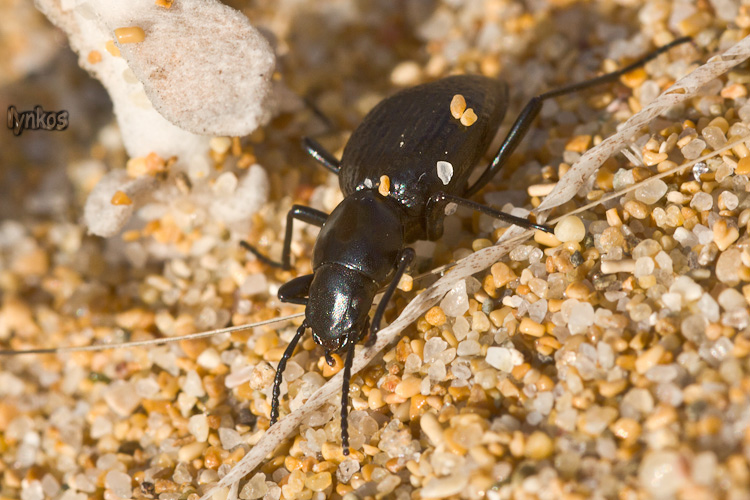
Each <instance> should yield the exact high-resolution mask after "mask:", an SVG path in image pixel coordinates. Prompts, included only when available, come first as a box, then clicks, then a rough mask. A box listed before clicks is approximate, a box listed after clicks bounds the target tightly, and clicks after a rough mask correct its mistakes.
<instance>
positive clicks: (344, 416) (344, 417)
mask: <svg viewBox="0 0 750 500" xmlns="http://www.w3.org/2000/svg"><path fill="white" fill-rule="evenodd" d="M348 343H349V352H348V353H347V355H346V361H344V382H343V384H342V386H341V446H342V447H343V452H344V455H349V379H351V378H352V362H354V346H355V345H357V339H356V337H355V336H354V335H351V336H350V337H349V340H348Z"/></svg>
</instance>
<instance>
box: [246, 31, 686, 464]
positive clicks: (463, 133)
mask: <svg viewBox="0 0 750 500" xmlns="http://www.w3.org/2000/svg"><path fill="white" fill-rule="evenodd" d="M688 40H689V38H680V39H677V40H675V41H673V42H672V43H670V44H668V45H665V46H663V47H661V48H659V49H657V50H656V51H654V52H652V53H651V54H649V55H647V56H646V57H644V58H643V59H640V60H639V61H637V62H635V63H633V64H630V65H629V66H627V67H625V68H623V69H621V70H619V71H615V72H613V73H608V74H606V75H602V76H599V77H597V78H594V79H591V80H587V81H584V82H580V83H577V84H573V85H569V86H566V87H562V88H559V89H556V90H552V91H550V92H546V93H544V94H541V95H539V96H536V97H534V98H532V99H531V100H530V101H529V102H528V104H527V105H526V107H524V109H523V110H522V111H521V113H520V115H519V116H518V118H517V119H516V121H515V123H514V124H513V126H512V128H511V129H510V131H509V132H508V135H507V137H506V138H505V140H504V141H503V143H502V145H501V146H500V149H499V151H498V152H497V154H496V155H495V157H494V159H493V160H492V162H491V163H490V164H489V166H488V167H487V168H486V169H485V171H484V172H483V173H482V174H481V175H480V176H479V178H478V179H477V180H476V181H474V182H473V183H472V184H469V182H468V180H469V176H470V174H471V173H472V171H473V169H474V167H475V166H476V164H477V163H478V162H479V161H480V160H481V159H482V156H483V155H484V153H485V151H486V150H487V148H488V147H489V146H490V143H491V142H492V139H493V138H494V136H495V133H496V131H497V129H498V128H499V127H500V124H501V122H502V120H503V117H504V115H505V111H506V108H507V104H508V102H507V95H508V91H507V86H506V85H505V84H504V83H503V82H502V81H500V80H496V79H492V78H487V77H483V76H477V75H472V76H470V75H459V76H450V77H447V78H443V79H441V80H437V81H434V82H431V83H426V84H423V85H419V86H416V87H413V88H409V89H405V90H402V91H400V92H398V93H396V94H394V95H393V96H391V97H389V98H387V99H385V100H383V101H382V102H380V104H378V105H377V106H375V108H373V109H372V111H370V112H369V113H368V114H367V116H365V118H364V119H363V120H362V123H361V124H360V125H359V126H358V127H357V128H356V130H354V132H353V133H352V135H351V137H350V139H349V142H348V143H347V145H346V147H345V148H344V153H343V155H342V157H341V161H340V162H339V161H338V160H337V159H336V158H335V157H334V156H333V155H332V154H331V153H329V152H328V151H326V150H325V149H323V147H322V146H320V145H319V144H318V143H317V142H316V141H314V140H312V139H309V138H307V139H305V140H304V141H303V144H304V147H305V148H306V149H307V151H308V152H309V154H310V155H311V156H312V157H313V158H315V159H316V160H317V161H318V162H319V163H320V164H321V165H323V166H324V167H325V168H327V169H328V170H330V171H331V172H333V173H335V174H336V175H338V176H339V183H340V186H341V191H342V192H343V194H344V196H345V198H344V200H343V201H342V202H341V203H340V204H339V205H338V206H337V207H336V208H335V209H334V211H333V212H332V213H331V214H330V215H327V214H325V213H323V212H321V211H319V210H316V209H314V208H311V207H306V206H301V205H294V206H293V207H292V209H291V210H290V211H289V213H288V214H287V224H286V234H285V239H284V248H283V253H282V261H281V262H275V261H272V260H270V259H269V258H268V257H266V256H264V255H263V254H261V253H260V252H259V251H258V250H257V249H256V248H254V247H253V246H251V245H249V244H248V243H247V242H242V244H243V246H244V247H245V248H246V249H247V250H249V251H250V252H252V253H253V254H254V255H256V256H257V257H258V259H260V260H261V261H262V262H264V263H266V264H268V265H273V266H276V267H281V268H283V269H289V268H290V267H291V266H290V260H289V259H290V250H291V236H292V224H293V222H294V219H299V220H301V221H304V222H307V223H309V224H314V225H316V226H319V227H321V230H320V234H319V235H318V239H317V241H316V242H315V248H314V250H313V258H312V268H313V274H308V275H305V276H299V277H297V278H294V279H292V280H291V281H289V282H287V283H285V284H284V285H282V286H281V287H280V288H279V292H278V296H279V299H280V300H281V301H282V302H290V303H294V304H304V305H305V306H306V308H305V320H304V321H303V322H302V325H301V326H300V327H299V329H298V330H297V333H296V334H295V336H294V338H293V339H292V340H291V342H290V343H289V346H288V347H287V349H286V351H285V352H284V355H283V356H282V358H281V360H280V361H279V365H278V368H277V369H276V377H275V379H274V386H273V391H272V395H273V400H272V404H271V424H272V425H273V424H274V423H275V422H276V420H277V419H278V416H279V392H280V386H281V380H282V379H281V377H282V373H283V372H284V369H285V367H286V362H287V360H288V359H289V358H290V357H291V356H292V353H293V352H294V349H295V347H296V345H297V342H298V341H299V339H300V337H301V336H302V334H303V333H304V332H305V329H306V328H307V327H310V328H311V329H312V335H313V339H314V340H315V342H316V343H317V344H319V345H321V346H322V347H323V348H324V349H325V356H326V360H327V361H328V363H329V364H333V358H332V357H331V353H333V352H335V351H338V350H339V349H342V348H346V350H347V354H346V361H345V363H344V383H343V393H342V397H341V441H342V445H343V447H344V454H345V455H347V454H348V453H349V450H348V447H349V435H348V426H347V414H348V410H347V407H348V403H349V399H348V396H349V378H350V376H351V365H352V360H353V357H354V346H355V344H356V343H357V342H358V341H359V340H360V339H361V338H362V337H363V336H364V334H365V332H366V331H367V330H368V324H369V311H370V307H371V306H372V303H373V299H374V297H375V295H376V294H377V293H378V292H379V291H380V289H381V288H382V287H385V286H386V285H387V288H386V290H385V293H384V294H383V298H382V300H381V301H380V303H379V304H378V307H377V309H376V311H375V314H374V315H373V320H372V324H371V325H370V326H369V330H370V337H369V339H368V342H367V344H368V345H371V344H372V343H373V342H374V341H375V336H376V334H377V331H378V329H379V328H380V320H381V319H382V317H383V313H384V311H385V307H386V305H387V304H388V301H389V300H390V298H391V296H392V295H393V293H394V291H395V290H396V285H397V284H398V282H399V280H400V278H401V276H402V275H403V274H404V272H405V271H406V269H407V267H408V266H409V264H410V263H411V262H412V260H413V259H414V250H412V249H411V248H409V247H407V246H406V245H407V244H410V243H413V242H414V241H416V240H419V239H428V240H435V239H437V238H439V237H440V236H441V235H442V232H443V219H444V217H445V209H446V206H447V205H448V204H449V203H455V204H457V205H462V206H465V207H468V208H471V209H473V210H476V211H479V212H482V213H485V214H488V215H490V216H493V217H497V218H499V219H503V220H505V221H507V222H510V223H513V224H517V225H520V226H523V227H527V228H535V229H540V230H543V231H550V229H549V228H548V227H546V226H540V225H537V224H533V223H531V222H529V221H528V220H526V219H522V218H518V217H514V216H511V215H509V214H505V213H502V212H499V211H497V210H494V209H492V208H490V207H486V206H484V205H481V204H478V203H475V202H473V201H470V200H467V199H466V197H469V196H472V195H474V194H475V193H477V192H478V191H479V190H480V189H482V187H484V186H485V185H486V184H487V183H488V182H489V180H490V179H492V177H494V176H495V174H497V173H498V171H499V170H500V168H501V167H502V166H503V164H504V162H505V160H507V158H508V157H509V156H510V155H511V153H512V152H513V151H514V150H515V148H516V146H517V145H518V144H519V142H520V141H521V139H522V138H523V136H524V135H525V134H526V131H527V130H528V128H529V126H530V125H531V122H532V121H533V120H534V118H535V117H536V116H537V114H538V113H539V110H540V109H541V107H542V103H543V102H544V101H545V100H546V99H550V98H552V97H558V96H561V95H565V94H570V93H573V92H577V91H580V90H583V89H587V88H590V87H593V86H595V85H599V84H603V83H610V82H614V81H616V80H617V79H618V78H619V77H620V76H622V75H623V74H625V73H627V72H629V71H632V70H633V69H636V68H638V67H640V66H643V65H644V64H645V63H646V62H648V61H650V60H651V59H653V58H655V57H656V56H657V55H659V54H661V53H663V52H664V51H666V50H668V49H669V48H671V47H673V46H675V45H678V44H681V43H684V42H686V41H688ZM457 94H460V95H462V96H463V97H464V99H465V101H466V108H467V109H468V108H472V109H473V110H474V112H475V114H476V117H477V119H476V122H475V123H473V124H471V125H470V126H465V125H463V124H462V123H461V122H460V121H459V120H458V119H457V118H455V117H454V116H453V115H452V113H451V109H450V107H451V101H452V99H453V97H454V96H455V95H457ZM383 176H387V177H388V179H389V181H390V188H389V189H386V190H381V191H382V192H385V196H384V195H383V194H381V192H380V191H379V189H378V188H379V185H380V183H381V178H383Z"/></svg>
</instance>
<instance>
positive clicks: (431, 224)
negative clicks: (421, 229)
mask: <svg viewBox="0 0 750 500" xmlns="http://www.w3.org/2000/svg"><path fill="white" fill-rule="evenodd" d="M448 203H455V204H457V205H462V206H464V207H467V208H470V209H472V210H476V211H477V212H482V213H483V214H487V215H489V216H490V217H494V218H496V219H500V220H502V221H505V222H507V223H509V224H515V225H516V226H519V227H523V228H526V229H538V230H540V231H544V232H546V233H551V232H553V229H552V228H551V227H549V226H545V225H543V224H535V223H533V222H531V221H530V220H528V219H524V218H523V217H516V216H515V215H510V214H506V213H505V212H501V211H499V210H495V209H494V208H490V207H488V206H486V205H482V204H480V203H476V202H474V201H471V200H467V199H465V198H461V197H459V196H455V195H452V194H448V193H444V192H442V191H440V192H439V193H435V194H433V195H432V196H430V199H429V200H427V211H426V215H425V218H426V219H427V221H426V222H427V223H426V226H427V237H428V238H429V239H431V240H435V239H438V238H440V236H442V234H443V219H444V218H445V207H446V206H447V205H448Z"/></svg>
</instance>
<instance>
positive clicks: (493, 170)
mask: <svg viewBox="0 0 750 500" xmlns="http://www.w3.org/2000/svg"><path fill="white" fill-rule="evenodd" d="M690 40H691V38H690V37H682V38H678V39H677V40H674V41H672V42H671V43H668V44H667V45H664V46H662V47H659V48H658V49H656V50H655V51H653V52H651V53H650V54H648V55H646V56H645V57H643V58H642V59H640V60H638V61H636V62H634V63H632V64H629V65H628V66H625V67H624V68H622V69H620V70H617V71H613V72H612V73H607V74H606V75H601V76H598V77H596V78H592V79H590V80H586V81H583V82H578V83H574V84H572V85H567V86H565V87H561V88H559V89H554V90H550V91H549V92H545V93H544V94H540V95H538V96H536V97H533V98H532V99H531V100H530V101H529V102H528V103H527V104H526V106H525V107H524V108H523V111H521V114H519V115H518V118H516V121H515V122H514V123H513V126H512V127H511V129H510V131H509V132H508V135H507V136H506V137H505V140H504V141H503V144H502V145H501V146H500V149H499V150H498V152H497V154H496V155H495V158H494V159H493V160H492V163H490V164H489V166H487V169H486V170H485V171H484V172H483V173H482V175H481V176H480V177H479V179H477V180H476V182H474V184H473V185H471V186H470V187H469V188H468V189H467V190H466V192H465V193H464V196H466V197H471V196H473V195H474V194H476V193H477V192H478V191H479V190H480V189H482V188H483V187H484V186H485V185H487V183H488V182H489V181H490V179H492V178H493V177H494V176H495V175H496V174H497V173H498V172H499V171H500V169H501V168H502V166H503V165H504V164H505V162H506V161H507V160H508V158H510V155H511V154H513V151H515V149H516V147H517V146H518V144H519V143H520V142H521V140H522V139H523V138H524V136H525V135H526V132H528V130H529V127H530V126H531V123H532V122H533V121H534V119H535V118H536V117H537V115H538V114H539V111H540V110H541V109H542V104H544V101H546V100H547V99H552V98H553V97H559V96H562V95H566V94H573V93H575V92H579V91H581V90H585V89H589V88H591V87H596V86H598V85H602V84H605V83H613V82H616V81H617V80H618V79H619V78H620V77H621V76H622V75H624V74H626V73H629V72H631V71H633V70H634V69H637V68H640V67H641V66H643V65H645V64H646V63H647V62H649V61H651V60H652V59H654V58H656V57H657V56H658V55H660V54H663V53H664V52H666V51H667V50H669V49H671V48H672V47H674V46H676V45H681V44H683V43H686V42H689V41H690Z"/></svg>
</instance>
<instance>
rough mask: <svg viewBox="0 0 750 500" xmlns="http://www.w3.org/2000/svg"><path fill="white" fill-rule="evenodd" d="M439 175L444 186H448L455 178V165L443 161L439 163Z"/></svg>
mask: <svg viewBox="0 0 750 500" xmlns="http://www.w3.org/2000/svg"><path fill="white" fill-rule="evenodd" d="M437 175H438V177H439V178H440V180H441V181H443V185H445V186H447V185H448V183H449V182H450V181H451V179H452V178H453V165H451V164H450V163H449V162H447V161H442V160H441V161H439V162H437Z"/></svg>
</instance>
